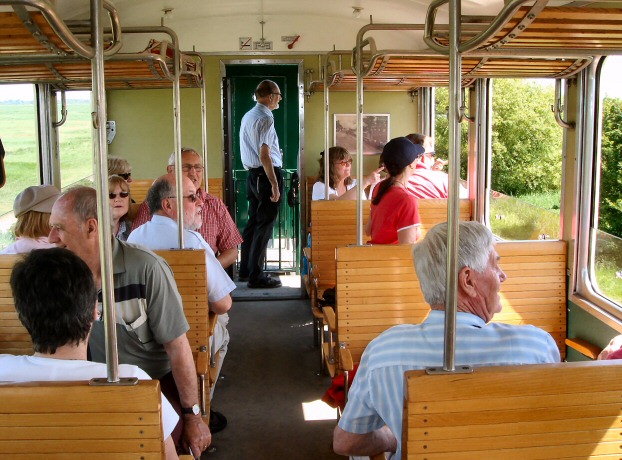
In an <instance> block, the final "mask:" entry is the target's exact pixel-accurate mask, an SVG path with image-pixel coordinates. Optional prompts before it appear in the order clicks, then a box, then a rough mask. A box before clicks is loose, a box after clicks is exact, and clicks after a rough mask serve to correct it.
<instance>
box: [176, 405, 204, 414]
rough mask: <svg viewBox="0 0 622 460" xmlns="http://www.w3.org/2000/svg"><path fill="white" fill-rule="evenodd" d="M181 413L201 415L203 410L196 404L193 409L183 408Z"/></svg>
mask: <svg viewBox="0 0 622 460" xmlns="http://www.w3.org/2000/svg"><path fill="white" fill-rule="evenodd" d="M181 413H182V414H192V415H199V414H200V413H201V408H200V407H199V405H198V404H195V405H194V406H192V407H182V408H181Z"/></svg>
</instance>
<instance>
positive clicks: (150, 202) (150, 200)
mask: <svg viewBox="0 0 622 460" xmlns="http://www.w3.org/2000/svg"><path fill="white" fill-rule="evenodd" d="M172 196H175V185H174V184H173V183H171V182H169V181H168V180H166V178H160V179H157V180H156V181H155V182H154V183H153V184H152V185H151V187H149V191H148V192H147V197H146V198H145V201H146V202H147V207H148V208H149V212H150V213H151V215H152V216H153V215H154V214H155V213H156V212H158V211H160V210H162V200H164V199H165V198H169V197H172Z"/></svg>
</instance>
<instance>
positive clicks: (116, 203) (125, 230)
mask: <svg viewBox="0 0 622 460" xmlns="http://www.w3.org/2000/svg"><path fill="white" fill-rule="evenodd" d="M108 191H109V192H110V193H109V194H108V198H109V199H110V209H111V210H112V224H113V227H112V229H113V235H114V236H116V237H117V238H119V239H120V240H121V241H126V240H127V237H128V236H130V232H131V231H132V222H131V221H130V219H129V214H128V213H129V211H130V186H129V185H128V183H127V182H126V181H125V179H123V178H122V177H121V176H118V175H116V174H114V175H112V176H109V177H108Z"/></svg>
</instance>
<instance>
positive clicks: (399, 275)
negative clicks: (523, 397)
mask: <svg viewBox="0 0 622 460" xmlns="http://www.w3.org/2000/svg"><path fill="white" fill-rule="evenodd" d="M496 249H497V252H498V253H499V255H500V256H501V261H500V266H501V268H502V269H503V270H504V272H505V273H506V274H507V276H508V279H507V280H506V281H505V282H504V283H503V284H502V285H501V293H500V296H501V303H502V306H503V310H502V311H501V313H498V314H496V315H495V317H494V319H493V321H494V322H502V323H508V324H515V325H521V324H531V325H534V326H537V327H539V328H541V329H544V330H545V331H547V332H549V333H550V334H551V335H552V336H553V338H554V339H555V342H556V343H557V345H558V347H559V350H560V353H561V356H562V358H563V357H565V354H566V353H565V351H566V348H565V344H564V340H565V338H566V276H565V270H566V243H565V242H563V241H519V242H499V243H497V244H496ZM336 267H337V310H336V312H335V315H334V317H335V321H334V325H331V324H329V327H330V329H331V331H333V332H334V334H335V337H334V339H332V340H330V341H329V342H327V343H325V344H324V355H325V357H327V358H328V359H330V358H332V359H333V361H335V363H332V362H329V364H330V366H329V370H332V371H333V372H338V371H339V370H349V369H348V368H346V367H344V366H340V363H339V354H338V353H337V354H336V353H335V351H336V348H334V349H333V350H332V351H331V347H342V348H343V347H344V346H345V348H347V350H349V352H350V353H351V355H352V357H351V360H352V363H353V364H357V363H358V362H359V361H360V358H361V355H362V354H363V351H364V350H365V347H366V346H367V344H368V343H369V342H370V341H371V340H373V339H374V338H375V337H377V336H378V335H379V334H380V333H382V332H383V331H385V330H386V329H388V328H390V327H392V326H395V325H398V324H405V323H410V324H416V323H420V322H422V321H423V320H424V319H425V317H426V316H427V314H428V312H429V306H428V304H427V303H426V302H425V300H424V298H423V294H422V292H421V288H420V285H419V280H418V278H417V275H416V273H415V269H414V265H413V259H412V246H411V245H375V246H351V247H339V248H337V261H336ZM339 351H340V352H341V354H342V355H343V351H342V350H339ZM331 366H332V367H333V368H332V369H331Z"/></svg>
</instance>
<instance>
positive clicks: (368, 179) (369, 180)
mask: <svg viewBox="0 0 622 460" xmlns="http://www.w3.org/2000/svg"><path fill="white" fill-rule="evenodd" d="M383 169H384V166H382V167H380V168H378V169H376V170H375V171H373V172H372V173H371V174H369V175H368V176H365V178H364V179H363V186H364V187H363V188H365V187H369V186H370V185H374V184H377V183H378V182H380V181H381V180H382V178H381V177H380V172H381V171H382V170H383Z"/></svg>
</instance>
